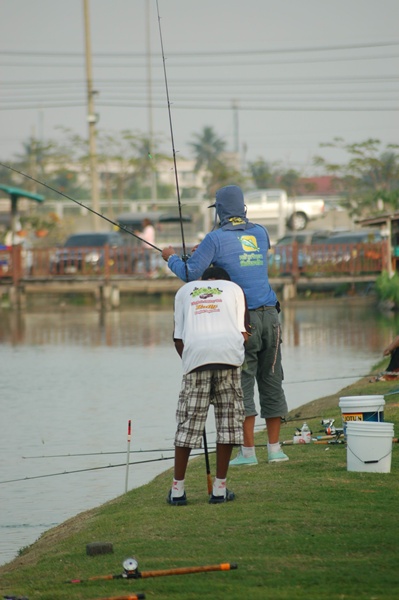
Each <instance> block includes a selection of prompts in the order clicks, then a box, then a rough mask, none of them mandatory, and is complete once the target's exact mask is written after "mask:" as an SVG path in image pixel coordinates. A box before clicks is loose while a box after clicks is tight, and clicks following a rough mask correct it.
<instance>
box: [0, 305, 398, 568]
mask: <svg viewBox="0 0 399 600" xmlns="http://www.w3.org/2000/svg"><path fill="white" fill-rule="evenodd" d="M281 321H282V329H283V365H284V371H285V384H284V388H285V392H286V396H287V400H288V404H289V408H290V409H293V408H296V407H299V406H301V405H303V404H305V403H307V402H310V401H311V400H314V399H316V398H319V397H321V396H325V395H328V394H331V393H335V392H337V391H339V390H340V389H341V388H343V387H344V386H346V385H348V384H349V383H351V382H352V381H355V380H356V379H358V378H360V377H361V376H362V375H365V374H367V373H368V372H369V369H370V368H371V367H372V366H373V365H374V364H375V363H376V362H378V361H379V360H380V359H381V358H382V349H383V348H384V346H385V345H387V344H388V342H389V341H390V339H391V338H392V337H393V336H394V335H396V331H397V326H398V322H397V320H396V319H395V318H389V317H384V316H382V315H381V314H379V313H378V312H377V311H376V310H375V309H374V307H373V306H372V305H370V303H369V302H366V301H364V300H363V299H361V300H358V301H351V302H346V303H344V302H338V303H337V302H331V301H328V302H325V301H320V302H316V303H298V304H296V305H290V306H289V307H285V308H284V310H283V312H282V313H281ZM172 329H173V314H172V309H171V308H166V309H165V308H162V309H161V308H158V309H151V310H145V309H142V308H140V309H138V308H137V309H129V310H124V311H118V312H112V313H107V314H99V313H97V312H94V311H93V312H91V311H88V310H87V309H75V310H73V311H69V312H57V313H55V312H54V313H46V314H43V313H21V314H17V313H11V312H8V311H1V310H0V364H1V377H0V398H1V417H0V564H4V563H6V562H8V561H10V560H12V559H13V558H14V557H15V556H16V555H17V553H18V550H19V549H21V548H23V547H24V546H27V545H30V544H31V543H33V542H34V541H35V540H36V539H37V538H38V537H39V536H40V534H41V533H42V532H43V531H45V530H47V529H48V528H50V527H53V526H54V525H56V524H59V523H61V522H63V521H65V520H66V519H67V518H69V517H71V516H74V515H76V514H78V513H79V512H82V511H84V510H86V509H89V508H93V507H95V506H98V505H100V504H102V503H104V502H106V501H108V500H110V499H112V498H115V497H117V496H119V495H121V494H123V493H124V491H125V486H126V479H128V489H132V488H134V487H137V486H140V485H143V484H144V483H147V482H148V481H150V480H151V479H153V478H154V477H155V476H156V475H157V474H159V473H160V472H162V471H165V470H166V469H169V468H171V467H172V465H173V460H172V458H173V437H174V431H175V420H174V413H175V406H176V401H177V396H178V392H179V388H180V381H181V365H180V358H179V357H178V355H177V353H176V351H175V350H174V346H173V343H172ZM129 420H130V421H131V425H132V439H131V443H130V447H129V449H130V454H129V458H130V462H131V463H135V464H131V465H130V467H129V469H128V471H127V469H126V462H127V450H128V443H127V428H128V422H129ZM260 427H263V423H262V422H261V421H260V419H258V420H257V428H260ZM207 434H208V443H209V445H212V443H214V424H213V414H212V411H211V413H210V415H209V417H208V423H207ZM166 494H167V490H163V489H162V490H160V501H163V500H164V498H166Z"/></svg>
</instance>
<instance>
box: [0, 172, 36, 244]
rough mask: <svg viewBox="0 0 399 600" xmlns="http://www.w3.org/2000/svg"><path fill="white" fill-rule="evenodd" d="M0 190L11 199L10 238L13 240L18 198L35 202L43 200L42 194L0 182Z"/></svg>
mask: <svg viewBox="0 0 399 600" xmlns="http://www.w3.org/2000/svg"><path fill="white" fill-rule="evenodd" d="M0 190H3V192H5V193H6V194H8V195H9V197H10V200H11V233H12V240H14V238H15V233H16V228H17V227H16V226H17V218H18V199H19V198H27V199H28V200H34V201H35V202H44V196H42V195H40V194H34V193H33V192H28V191H27V190H23V189H21V188H17V187H11V186H9V185H1V184H0Z"/></svg>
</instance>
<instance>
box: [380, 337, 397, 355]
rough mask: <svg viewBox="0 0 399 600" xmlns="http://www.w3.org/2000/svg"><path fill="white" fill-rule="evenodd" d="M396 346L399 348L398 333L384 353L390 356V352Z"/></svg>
mask: <svg viewBox="0 0 399 600" xmlns="http://www.w3.org/2000/svg"><path fill="white" fill-rule="evenodd" d="M396 348H399V335H397V336H396V337H395V338H394V339H393V340H392V342H391V343H390V344H389V345H388V346H387V347H386V348H385V350H384V352H383V355H384V356H388V354H392V352H393V351H394V350H396Z"/></svg>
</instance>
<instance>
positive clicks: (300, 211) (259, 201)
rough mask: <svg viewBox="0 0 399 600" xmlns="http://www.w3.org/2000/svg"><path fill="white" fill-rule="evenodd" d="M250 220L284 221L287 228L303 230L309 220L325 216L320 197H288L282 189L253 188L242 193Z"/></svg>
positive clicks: (323, 203)
mask: <svg viewBox="0 0 399 600" xmlns="http://www.w3.org/2000/svg"><path fill="white" fill-rule="evenodd" d="M244 200H245V205H246V207H247V217H248V218H249V220H250V221H258V222H262V221H264V222H265V223H267V224H269V225H270V224H271V223H279V222H280V221H281V220H282V221H283V222H285V223H286V224H287V226H288V228H289V229H292V230H303V229H305V228H306V226H307V224H308V223H309V221H312V220H314V219H318V218H320V217H323V216H325V211H326V206H325V202H324V200H323V199H322V198H310V197H305V196H302V197H297V198H288V197H287V194H286V192H285V191H284V190H278V189H277V190H267V189H266V190H254V191H252V192H247V193H246V194H245V195H244Z"/></svg>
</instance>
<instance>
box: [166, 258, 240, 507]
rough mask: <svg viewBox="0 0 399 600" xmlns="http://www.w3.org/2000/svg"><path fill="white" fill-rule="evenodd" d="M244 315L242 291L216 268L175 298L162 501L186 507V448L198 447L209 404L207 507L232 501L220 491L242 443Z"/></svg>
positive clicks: (229, 492)
mask: <svg viewBox="0 0 399 600" xmlns="http://www.w3.org/2000/svg"><path fill="white" fill-rule="evenodd" d="M248 326H249V315H248V310H247V306H246V300H245V295H244V292H243V291H242V289H241V288H240V287H239V286H238V285H237V284H235V283H233V282H232V281H230V276H229V275H228V273H227V272H226V271H225V270H224V269H222V268H219V267H209V268H208V269H206V270H205V271H204V273H203V275H202V278H201V280H198V281H191V282H189V283H186V284H185V285H184V286H183V287H182V288H180V289H179V290H178V292H177V294H176V296H175V306H174V334H173V339H174V343H175V347H176V350H177V352H178V354H179V356H180V357H181V358H182V367H183V381H182V387H181V391H180V394H179V401H178V406H177V411H176V420H177V430H176V435H175V465H174V478H173V483H172V488H171V490H170V491H169V495H168V498H167V502H168V503H169V504H171V505H174V506H181V505H185V504H187V497H186V492H185V487H184V479H185V473H186V469H187V464H188V459H189V456H190V452H191V449H192V448H200V447H201V444H202V437H203V433H204V429H205V423H206V419H207V415H208V409H209V405H210V404H213V406H214V410H215V421H216V477H215V480H214V482H213V490H212V493H211V494H210V497H209V503H210V504H219V503H221V502H226V501H230V500H234V498H235V494H234V492H232V491H229V490H228V489H227V488H226V476H227V470H228V467H229V461H230V457H231V452H232V450H233V446H236V445H240V444H242V440H243V423H244V418H245V414H244V405H243V394H242V389H241V366H242V363H243V361H244V354H245V351H244V344H245V341H246V340H247V337H248V333H247V331H248Z"/></svg>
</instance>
